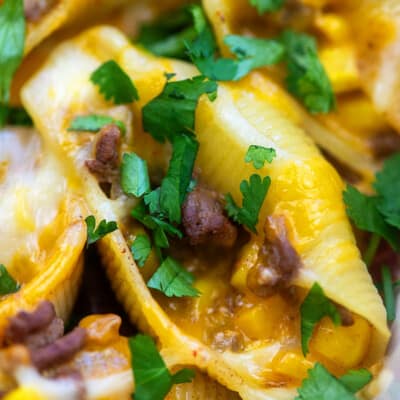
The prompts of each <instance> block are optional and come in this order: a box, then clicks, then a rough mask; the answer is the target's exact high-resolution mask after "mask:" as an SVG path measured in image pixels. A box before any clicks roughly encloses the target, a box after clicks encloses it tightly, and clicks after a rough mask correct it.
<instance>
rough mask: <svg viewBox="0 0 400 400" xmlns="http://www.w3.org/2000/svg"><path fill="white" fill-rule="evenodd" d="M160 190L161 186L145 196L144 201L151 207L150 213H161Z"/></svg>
mask: <svg viewBox="0 0 400 400" xmlns="http://www.w3.org/2000/svg"><path fill="white" fill-rule="evenodd" d="M160 192H161V188H157V189H155V190H153V191H151V192H150V193H148V194H146V195H145V196H144V197H143V200H144V203H145V204H146V206H148V207H149V211H150V214H153V215H154V214H160V213H161V209H160Z"/></svg>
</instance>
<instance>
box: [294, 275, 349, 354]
mask: <svg viewBox="0 0 400 400" xmlns="http://www.w3.org/2000/svg"><path fill="white" fill-rule="evenodd" d="M300 315H301V348H302V350H303V354H304V356H306V355H307V353H308V351H309V350H308V345H309V342H310V339H311V336H312V334H313V331H314V328H315V326H316V325H317V323H318V322H319V321H321V319H322V318H324V317H325V316H328V317H330V318H331V320H332V321H333V323H334V324H335V325H339V324H340V323H341V318H340V314H339V312H338V310H337V308H336V306H335V305H334V304H333V303H332V302H331V301H330V300H329V299H328V298H327V297H326V296H325V293H324V291H323V289H322V287H321V286H320V285H319V284H318V283H317V282H315V283H314V285H313V286H312V288H311V289H310V291H309V292H308V295H307V297H306V298H305V299H304V301H303V303H302V305H301V307H300Z"/></svg>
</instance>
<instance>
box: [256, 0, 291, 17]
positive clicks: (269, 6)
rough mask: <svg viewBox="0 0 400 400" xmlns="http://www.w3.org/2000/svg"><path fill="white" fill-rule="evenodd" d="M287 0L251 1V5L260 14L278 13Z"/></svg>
mask: <svg viewBox="0 0 400 400" xmlns="http://www.w3.org/2000/svg"><path fill="white" fill-rule="evenodd" d="M284 2H285V0H250V4H251V5H252V6H254V7H256V8H257V10H258V12H259V13H260V14H264V13H266V12H273V11H278V10H279V9H281V8H282V7H283V4H284Z"/></svg>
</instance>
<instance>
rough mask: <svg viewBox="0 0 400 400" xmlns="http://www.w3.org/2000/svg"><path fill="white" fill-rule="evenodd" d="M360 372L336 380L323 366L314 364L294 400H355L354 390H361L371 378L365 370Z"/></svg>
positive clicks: (353, 372)
mask: <svg viewBox="0 0 400 400" xmlns="http://www.w3.org/2000/svg"><path fill="white" fill-rule="evenodd" d="M360 371H361V372H360ZM360 371H351V372H350V373H349V374H347V375H345V376H343V377H342V378H340V379H336V378H335V377H334V376H333V375H331V374H330V373H329V371H328V370H327V369H326V368H325V367H324V366H323V365H321V364H320V363H316V364H315V366H314V368H312V369H310V370H309V371H308V378H306V379H305V380H304V381H303V383H302V385H301V387H300V388H299V389H297V391H298V393H299V396H297V397H296V398H295V400H338V399H340V400H356V397H355V396H354V394H353V393H354V390H359V389H361V388H362V387H363V386H365V385H366V384H367V383H368V382H369V381H370V380H371V378H372V376H371V374H370V373H369V372H368V371H367V372H368V374H367V373H366V372H365V371H366V370H360ZM347 385H348V386H347Z"/></svg>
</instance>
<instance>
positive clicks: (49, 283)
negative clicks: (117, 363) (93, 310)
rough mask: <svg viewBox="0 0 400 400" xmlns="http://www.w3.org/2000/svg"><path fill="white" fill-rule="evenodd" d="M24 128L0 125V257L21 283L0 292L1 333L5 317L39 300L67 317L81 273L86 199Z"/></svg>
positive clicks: (37, 137)
mask: <svg viewBox="0 0 400 400" xmlns="http://www.w3.org/2000/svg"><path fill="white" fill-rule="evenodd" d="M43 146H44V145H43V143H42V141H41V139H40V137H39V135H38V134H37V133H36V132H35V131H33V130H28V129H22V128H21V129H3V130H1V131H0V166H1V174H0V177H1V179H0V193H1V196H0V203H1V207H0V209H1V212H0V225H1V227H0V232H1V235H2V243H1V246H0V247H1V263H2V264H4V265H5V267H6V268H7V270H8V272H9V274H10V275H11V276H12V277H13V278H14V279H15V280H16V281H17V282H19V284H20V285H21V288H20V289H19V290H18V291H17V292H16V293H13V294H8V295H4V296H2V297H0V336H1V337H3V333H4V332H3V330H4V326H5V325H6V324H7V321H8V318H9V317H10V316H12V315H14V314H15V313H16V312H18V311H19V310H20V309H28V310H30V309H32V308H35V307H36V306H37V304H38V303H39V302H40V301H42V300H44V299H47V300H51V301H52V302H54V304H55V307H56V310H57V313H58V315H60V316H61V317H62V318H64V319H66V318H68V316H69V314H70V312H71V310H72V306H73V304H74V301H75V298H76V295H77V291H78V288H79V282H80V278H81V273H82V266H83V259H82V257H81V253H82V250H83V247H84V245H85V242H86V227H85V223H84V221H83V217H84V216H85V213H86V208H85V204H84V202H83V201H82V199H81V198H80V197H79V196H78V195H77V194H76V192H75V189H74V183H73V178H72V179H68V178H66V177H65V175H64V173H65V170H64V169H63V167H62V164H60V163H59V162H58V161H57V158H56V157H55V156H53V155H51V154H48V153H47V152H46V153H44V147H43Z"/></svg>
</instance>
